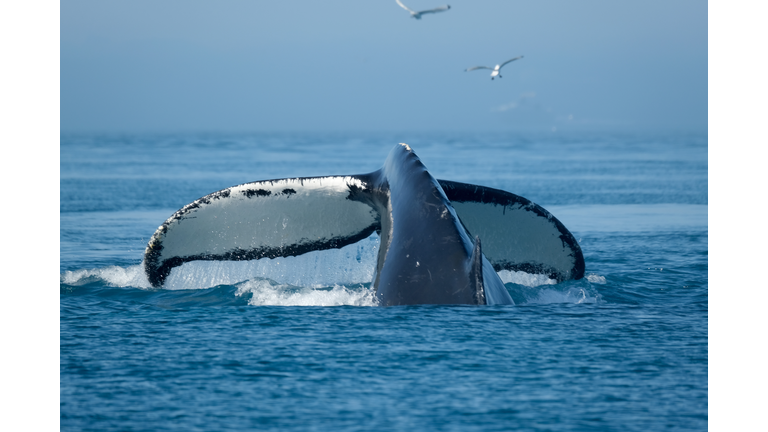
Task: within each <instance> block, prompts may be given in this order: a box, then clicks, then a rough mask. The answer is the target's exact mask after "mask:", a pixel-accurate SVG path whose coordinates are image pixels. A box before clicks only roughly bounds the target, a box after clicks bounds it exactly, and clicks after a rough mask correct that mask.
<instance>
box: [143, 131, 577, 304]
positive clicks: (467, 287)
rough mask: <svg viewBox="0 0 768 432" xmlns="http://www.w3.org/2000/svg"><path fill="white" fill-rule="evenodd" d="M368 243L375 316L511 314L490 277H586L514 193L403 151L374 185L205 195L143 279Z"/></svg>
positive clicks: (155, 252) (564, 234)
mask: <svg viewBox="0 0 768 432" xmlns="http://www.w3.org/2000/svg"><path fill="white" fill-rule="evenodd" d="M374 232H377V233H379V235H380V237H381V242H380V248H379V252H378V260H377V264H376V272H375V278H374V281H373V286H374V289H375V290H376V295H377V298H378V299H379V303H380V304H382V305H398V304H425V303H430V304H439V303H448V304H498V303H502V304H504V303H512V299H511V297H509V294H508V293H507V291H506V289H505V288H504V286H503V283H502V282H501V280H500V279H499V277H498V275H497V274H496V272H497V271H500V270H504V269H506V270H516V271H526V272H529V273H543V274H547V275H548V276H549V277H551V278H554V279H557V280H558V281H564V280H568V279H579V278H581V277H583V275H584V258H583V254H582V252H581V248H580V247H579V245H578V243H577V242H576V240H575V239H574V238H573V235H571V233H570V232H569V231H568V230H567V229H566V228H565V227H564V226H563V225H562V223H560V221H558V220H557V219H556V218H555V217H554V216H552V215H551V214H550V213H549V212H547V211H546V210H544V209H543V208H542V207H540V206H538V205H536V204H534V203H532V202H530V201H529V200H527V199H525V198H523V197H520V196H517V195H514V194H511V193H509V192H505V191H501V190H498V189H492V188H487V187H484V186H477V185H471V184H466V183H458V182H452V181H447V180H436V179H435V178H434V177H432V175H431V174H429V172H428V171H427V169H426V167H425V166H424V165H423V164H422V163H421V161H420V159H419V158H418V156H416V154H415V153H414V152H413V151H412V150H411V148H410V147H408V146H407V145H405V144H401V145H397V146H395V148H394V149H393V150H392V151H391V152H390V155H389V156H388V158H387V160H386V161H385V163H384V166H383V167H382V168H381V169H380V170H378V171H375V172H373V173H369V174H362V175H350V176H328V177H306V178H290V179H278V180H264V181H257V182H251V183H245V184H241V185H237V186H233V187H230V188H227V189H223V190H221V191H218V192H214V193H212V194H210V195H206V196H204V197H202V198H200V199H198V200H196V201H194V202H192V203H190V204H188V205H186V206H184V207H183V208H182V209H180V210H178V211H177V212H175V213H174V214H173V215H171V217H170V218H168V220H166V221H165V222H164V223H163V225H162V226H160V227H159V228H158V229H157V231H156V232H155V233H154V235H153V236H152V238H151V239H150V241H149V243H148V245H147V248H146V251H145V255H144V268H145V273H146V275H147V278H148V279H149V281H150V283H151V284H152V285H153V286H155V287H160V286H162V285H163V283H164V281H165V279H166V278H167V277H168V275H169V274H170V273H171V270H172V269H173V268H175V267H178V266H181V265H182V264H184V263H185V262H190V261H197V260H208V261H211V260H233V261H239V260H254V259H260V258H277V257H288V256H297V255H301V254H304V253H307V252H310V251H315V250H324V249H332V248H341V247H344V246H346V245H349V244H353V243H356V242H358V241H360V240H363V239H365V238H367V237H368V236H370V235H371V234H372V233H374ZM480 238H482V239H483V243H482V246H481V245H480V241H479V239H480ZM478 287H480V289H478Z"/></svg>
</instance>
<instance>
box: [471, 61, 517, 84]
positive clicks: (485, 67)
mask: <svg viewBox="0 0 768 432" xmlns="http://www.w3.org/2000/svg"><path fill="white" fill-rule="evenodd" d="M521 58H523V56H520V57H515V58H513V59H510V60H507V61H505V62H504V63H502V64H500V65H496V67H494V68H489V67H488V66H472V67H471V68H469V69H465V70H464V72H469V71H473V70H475V69H489V70H491V71H493V72H491V79H493V78H494V77H495V76H497V75H498V77H499V78H501V75H499V72H501V68H503V67H504V65H505V64H507V63H509V62H513V61H515V60H517V59H521Z"/></svg>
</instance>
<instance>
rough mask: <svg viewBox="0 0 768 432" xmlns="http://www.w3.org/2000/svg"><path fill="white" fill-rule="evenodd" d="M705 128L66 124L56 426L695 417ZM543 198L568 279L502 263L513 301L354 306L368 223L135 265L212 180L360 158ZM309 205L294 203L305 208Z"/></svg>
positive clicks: (702, 424)
mask: <svg viewBox="0 0 768 432" xmlns="http://www.w3.org/2000/svg"><path fill="white" fill-rule="evenodd" d="M707 140H708V138H707V135H706V134H674V133H666V134H662V133H660V134H652V133H647V134H587V133H580V134H560V133H548V134H512V133H510V134H469V133H467V134H455V133H451V134H447V133H446V134H441V133H432V134H428V133H424V134H413V133H404V134H395V133H380V134H376V133H369V134H343V133H339V134H331V133H324V134H317V133H315V134H312V133H304V134H288V133H284V134H187V135H172V134H167V135H152V134H143V135H128V134H126V135H117V134H111V135H98V134H83V135H77V134H64V135H62V136H61V147H60V161H61V162H60V163H61V166H60V194H61V195H60V226H61V228H60V256H61V259H60V425H61V430H62V431H129V430H130V431H155V430H179V431H182V430H183V431H191V430H201V431H211V430H248V429H255V430H279V431H306V430H312V431H346V430H348V431H360V430H370V431H400V430H440V431H453V430H455V431H497V430H498V431H500V430H542V431H594V430H601V431H649V430H686V431H687V430H695V431H701V430H706V429H707V426H708V381H707V375H708V336H707V335H708V224H707V219H708V218H707V205H708V196H707V189H708V180H707V171H708V161H707V145H708V144H707ZM399 142H405V143H408V144H409V145H411V147H412V148H413V149H414V151H415V152H416V153H417V154H418V155H419V157H420V158H421V160H422V161H423V162H424V164H425V165H426V166H427V168H428V169H429V170H430V172H431V173H432V174H433V176H435V177H436V178H439V179H448V180H455V181H460V182H466V183H474V184H480V185H485V186H490V187H493V188H498V189H504V190H507V191H510V192H512V193H515V194H518V195H521V196H524V197H526V198H528V199H530V200H532V201H534V202H535V203H537V204H539V205H541V206H543V207H544V208H546V209H547V210H549V211H550V212H551V213H552V214H553V215H554V216H555V217H557V218H558V219H559V220H560V221H561V222H563V224H564V225H565V226H566V227H567V228H568V229H569V230H570V231H571V232H572V233H573V234H574V236H575V237H576V239H577V240H578V242H579V244H580V245H581V248H582V250H583V252H584V257H585V260H586V277H585V278H584V279H581V280H577V281H567V282H564V283H560V284H556V283H554V281H551V280H549V279H547V278H546V277H545V276H542V275H529V274H525V273H522V272H501V277H502V280H504V282H505V283H506V287H507V289H508V291H509V292H510V294H511V295H512V297H513V299H514V300H515V303H516V304H515V305H514V306H481V307H477V306H434V305H423V306H402V307H376V305H375V300H374V296H373V293H372V291H371V284H370V281H371V277H372V274H373V266H374V264H375V253H376V250H377V247H378V238H377V237H376V236H375V235H374V236H372V237H370V238H368V239H365V240H363V241H361V242H359V243H357V244H355V245H350V246H347V247H345V248H342V249H338V250H330V251H322V252H312V253H310V254H307V255H304V256H300V257H293V258H279V259H274V260H270V259H264V260H259V261H254V262H242V263H222V262H204V263H189V264H185V265H184V266H182V267H180V268H177V269H175V270H174V271H173V272H172V273H171V276H170V277H169V279H168V283H167V284H166V287H165V288H164V289H154V288H151V286H150V285H149V283H148V281H147V279H146V277H145V276H144V273H143V268H142V257H143V253H144V248H145V246H146V244H147V241H148V240H149V238H150V237H151V236H152V234H153V233H154V231H155V229H157V227H158V226H159V225H161V224H162V223H163V221H165V219H166V218H168V217H169V216H170V215H171V214H172V213H173V212H174V211H176V210H177V209H179V208H181V207H182V206H184V205H185V204H187V203H189V202H191V201H193V200H195V199H197V198H199V197H202V196H204V195H207V194H209V193H211V192H214V191H216V190H220V189H223V188H226V187H229V186H232V185H236V184H241V183H245V182H249V181H255V180H263V179H276V178H286V177H299V176H321V175H334V174H361V173H367V172H371V171H374V170H376V169H378V168H379V167H380V166H381V164H382V163H383V161H384V159H385V158H386V156H387V154H388V153H389V151H390V150H391V149H392V147H393V146H394V145H395V144H397V143H399ZM307 211H312V209H310V208H308V209H307Z"/></svg>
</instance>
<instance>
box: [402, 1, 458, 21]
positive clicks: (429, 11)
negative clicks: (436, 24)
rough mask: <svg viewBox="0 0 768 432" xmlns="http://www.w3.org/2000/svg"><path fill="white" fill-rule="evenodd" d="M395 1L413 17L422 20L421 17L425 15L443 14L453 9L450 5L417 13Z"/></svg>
mask: <svg viewBox="0 0 768 432" xmlns="http://www.w3.org/2000/svg"><path fill="white" fill-rule="evenodd" d="M395 1H396V2H397V4H399V5H400V7H401V8H403V9H405V10H407V11H408V12H410V14H411V17H413V18H416V19H421V16H422V15H423V14H428V13H437V12H443V11H447V10H448V9H450V8H451V6H450V5H445V6H440V7H436V8H434V9H428V10H423V11H418V12H416V11H414V10H410V9H408V6H406V5H404V4H402V3H401V2H400V0H395Z"/></svg>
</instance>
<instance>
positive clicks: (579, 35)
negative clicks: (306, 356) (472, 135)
mask: <svg viewBox="0 0 768 432" xmlns="http://www.w3.org/2000/svg"><path fill="white" fill-rule="evenodd" d="M403 1H404V3H405V4H406V5H408V6H409V7H411V8H412V9H428V8H432V7H436V6H440V5H442V4H446V2H444V1H443V0H408V1H405V0H403ZM447 3H448V4H450V5H451V10H449V11H447V12H443V13H439V14H433V15H427V16H424V17H423V18H422V19H421V20H415V19H412V18H410V16H409V14H408V13H407V12H406V11H404V10H403V9H401V8H400V7H399V6H398V5H397V4H396V3H395V1H394V0H377V1H372V0H366V1H361V0H347V1H344V0H338V1H331V0H327V1H322V2H316V1H315V2H309V1H302V2H287V1H280V2H275V1H254V0H227V1H218V2H212V1H197V0H191V1H190V0H184V1H182V0H169V1H163V2H150V1H143V0H142V1H130V2H129V1H121V2H104V1H97V0H68V1H66V2H62V3H61V33H60V34H61V130H62V131H65V132H69V131H115V132H118V131H119V132H144V131H160V132H187V131H505V130H551V128H552V127H556V128H558V130H562V131H568V130H593V131H602V130H670V129H671V130H683V131H700V132H705V131H706V130H707V2H705V1H700V0H695V1H692V0H675V1H672V2H670V1H656V0H653V1H643V2H633V3H629V2H615V1H607V0H601V1H579V2H573V1H537V2H533V1H530V2H522V1H503V0H500V1H468V0H457V1H448V2H447ZM519 55H524V56H525V58H523V59H521V60H518V61H516V62H513V63H510V64H509V65H507V66H505V68H504V69H503V70H502V75H503V79H498V78H497V79H495V80H493V81H491V79H490V76H489V71H486V70H478V71H472V72H464V69H466V68H468V67H470V66H474V65H487V66H494V65H495V64H497V63H500V62H503V61H505V60H507V59H510V58H512V57H515V56H519Z"/></svg>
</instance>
